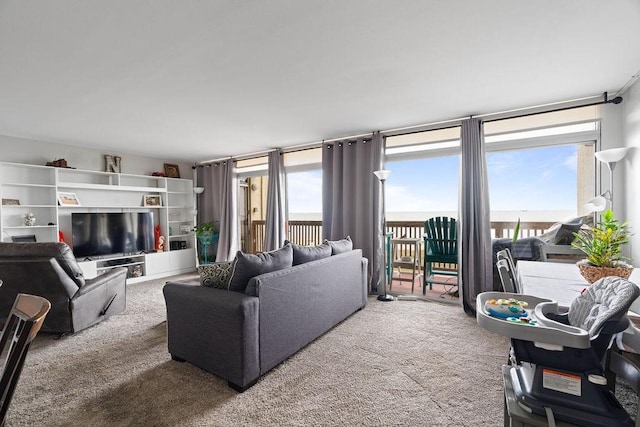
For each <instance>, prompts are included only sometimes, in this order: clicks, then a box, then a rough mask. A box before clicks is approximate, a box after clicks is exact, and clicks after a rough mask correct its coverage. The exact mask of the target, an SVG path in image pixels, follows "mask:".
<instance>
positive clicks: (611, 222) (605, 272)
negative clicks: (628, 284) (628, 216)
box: [571, 209, 633, 283]
mask: <svg viewBox="0 0 640 427" xmlns="http://www.w3.org/2000/svg"><path fill="white" fill-rule="evenodd" d="M573 235H574V236H575V240H574V241H573V243H572V244H571V246H573V247H574V248H578V249H580V250H581V251H582V252H584V253H585V254H586V255H587V258H586V259H584V260H581V261H578V263H577V265H578V268H579V269H580V273H581V274H582V276H583V277H584V278H585V279H586V280H587V281H588V282H589V283H594V282H595V281H597V280H598V279H601V278H602V277H607V276H619V277H622V278H624V279H628V278H629V276H630V275H631V272H632V271H633V267H632V266H631V265H629V264H627V263H626V262H625V261H624V260H625V259H627V258H626V257H624V256H623V255H622V247H623V246H624V245H626V244H628V243H629V237H630V236H631V235H632V233H631V232H630V231H629V226H628V225H627V223H626V222H623V223H620V221H618V220H617V219H616V218H615V216H614V214H613V211H612V210H611V209H608V210H607V211H605V212H604V213H603V214H602V219H601V220H600V221H598V222H597V223H596V224H595V226H594V227H593V228H590V229H582V230H580V231H579V232H577V233H573Z"/></svg>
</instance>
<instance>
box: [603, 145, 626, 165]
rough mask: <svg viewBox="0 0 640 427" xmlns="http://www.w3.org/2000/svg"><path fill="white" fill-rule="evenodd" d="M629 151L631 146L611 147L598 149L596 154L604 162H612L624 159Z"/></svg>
mask: <svg viewBox="0 0 640 427" xmlns="http://www.w3.org/2000/svg"><path fill="white" fill-rule="evenodd" d="M627 151H629V147H623V148H611V149H610V150H602V151H597V152H596V153H595V156H596V159H598V160H600V161H601V162H603V163H612V162H617V161H620V160H622V159H623V158H624V156H626V155H627Z"/></svg>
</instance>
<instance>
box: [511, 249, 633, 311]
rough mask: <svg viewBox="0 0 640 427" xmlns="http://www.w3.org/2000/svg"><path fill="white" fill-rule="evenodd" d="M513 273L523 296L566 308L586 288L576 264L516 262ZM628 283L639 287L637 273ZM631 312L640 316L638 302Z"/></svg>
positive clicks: (587, 284) (585, 282)
mask: <svg viewBox="0 0 640 427" xmlns="http://www.w3.org/2000/svg"><path fill="white" fill-rule="evenodd" d="M516 270H517V271H518V278H519V279H520V285H521V286H522V293H523V294H527V295H535V296H537V297H541V298H548V299H551V300H555V301H557V302H558V305H561V306H565V307H569V306H570V305H571V302H572V301H573V300H574V299H575V297H577V296H578V295H580V293H581V292H582V290H583V289H584V288H586V287H587V286H589V283H588V282H587V281H586V280H585V279H584V277H582V275H581V274H580V270H578V267H577V266H576V265H575V264H566V263H560V262H540V261H518V265H517V267H516ZM629 281H631V282H634V283H636V284H638V285H640V269H638V268H636V269H634V270H633V272H632V273H631V277H629ZM631 311H633V312H634V313H640V301H636V302H634V303H633V305H632V306H631Z"/></svg>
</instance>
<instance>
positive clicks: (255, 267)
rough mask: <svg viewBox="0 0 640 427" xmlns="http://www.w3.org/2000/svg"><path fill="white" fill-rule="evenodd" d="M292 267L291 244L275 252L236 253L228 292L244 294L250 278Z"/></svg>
mask: <svg viewBox="0 0 640 427" xmlns="http://www.w3.org/2000/svg"><path fill="white" fill-rule="evenodd" d="M292 265H293V248H291V244H286V245H284V246H283V247H281V248H280V249H276V250H275V251H271V252H262V253H259V254H256V255H252V254H245V253H243V252H242V251H238V253H237V254H236V259H235V263H234V266H233V273H232V274H231V280H230V281H229V290H230V291H235V292H244V291H245V289H246V288H247V283H249V280H250V279H251V278H252V277H255V276H258V275H260V274H264V273H270V272H272V271H276V270H282V269H284V268H290V267H291V266H292Z"/></svg>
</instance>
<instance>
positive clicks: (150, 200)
mask: <svg viewBox="0 0 640 427" xmlns="http://www.w3.org/2000/svg"><path fill="white" fill-rule="evenodd" d="M142 205H143V206H162V198H161V197H160V195H158V194H153V195H149V194H146V195H145V196H143V200H142Z"/></svg>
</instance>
